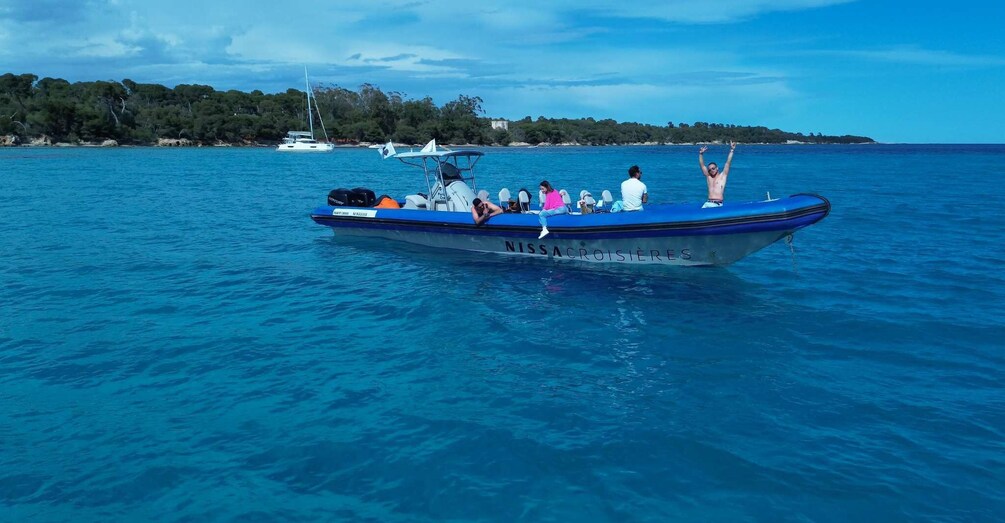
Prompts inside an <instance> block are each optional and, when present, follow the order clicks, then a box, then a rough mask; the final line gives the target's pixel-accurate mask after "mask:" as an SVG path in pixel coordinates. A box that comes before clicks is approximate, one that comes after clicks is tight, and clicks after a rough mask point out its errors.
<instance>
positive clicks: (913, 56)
mask: <svg viewBox="0 0 1005 523" xmlns="http://www.w3.org/2000/svg"><path fill="white" fill-rule="evenodd" d="M827 54H835V55H840V56H851V57H856V58H864V59H867V60H877V61H882V62H893V63H901V64H914V65H929V66H949V67H995V66H1001V65H1005V58H1002V57H999V56H989V55H966V54H960V53H953V52H949V51H940V50H929V49H918V48H914V47H895V48H890V49H879V50H866V51H831V52H827Z"/></svg>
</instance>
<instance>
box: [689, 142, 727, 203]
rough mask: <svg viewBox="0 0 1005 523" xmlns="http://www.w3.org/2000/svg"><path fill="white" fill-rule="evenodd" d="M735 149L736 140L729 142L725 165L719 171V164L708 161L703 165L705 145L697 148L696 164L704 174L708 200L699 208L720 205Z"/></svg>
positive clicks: (706, 147)
mask: <svg viewBox="0 0 1005 523" xmlns="http://www.w3.org/2000/svg"><path fill="white" fill-rule="evenodd" d="M734 149H736V142H734V141H730V142H729V156H728V157H727V158H726V166H725V167H723V168H722V172H719V166H718V165H716V164H715V162H708V166H706V165H705V158H704V157H703V156H702V155H703V154H704V153H705V151H707V150H708V146H707V145H703V146H701V149H698V165H699V166H701V172H702V174H704V175H705V182H706V183H708V201H706V202H705V205H702V206H701V208H702V209H704V208H706V207H722V195H723V193H725V192H726V177H727V176H729V165H730V164H731V163H733V150H734Z"/></svg>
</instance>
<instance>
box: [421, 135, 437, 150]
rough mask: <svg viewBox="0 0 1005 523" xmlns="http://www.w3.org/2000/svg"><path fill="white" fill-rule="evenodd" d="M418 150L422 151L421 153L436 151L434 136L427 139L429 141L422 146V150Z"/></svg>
mask: <svg viewBox="0 0 1005 523" xmlns="http://www.w3.org/2000/svg"><path fill="white" fill-rule="evenodd" d="M420 152H423V153H435V152H436V138H433V139H432V140H429V143H427V144H426V146H425V147H423V148H422V151H420Z"/></svg>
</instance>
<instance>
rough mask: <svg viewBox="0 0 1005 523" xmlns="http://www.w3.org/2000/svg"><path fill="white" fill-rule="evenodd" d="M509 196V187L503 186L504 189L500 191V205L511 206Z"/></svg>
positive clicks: (503, 206)
mask: <svg viewBox="0 0 1005 523" xmlns="http://www.w3.org/2000/svg"><path fill="white" fill-rule="evenodd" d="M509 197H510V196H509V189H507V188H505V187H503V188H502V190H501V191H499V207H502V208H503V209H505V208H507V207H509Z"/></svg>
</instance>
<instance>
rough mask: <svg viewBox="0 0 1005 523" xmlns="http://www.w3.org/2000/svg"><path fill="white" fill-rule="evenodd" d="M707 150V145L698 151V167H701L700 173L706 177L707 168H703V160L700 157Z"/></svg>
mask: <svg viewBox="0 0 1005 523" xmlns="http://www.w3.org/2000/svg"><path fill="white" fill-rule="evenodd" d="M707 150H708V146H707V145H702V146H701V149H698V166H699V167H701V173H702V174H704V175H705V176H708V167H705V158H704V157H703V156H702V155H703V154H705V151H707Z"/></svg>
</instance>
